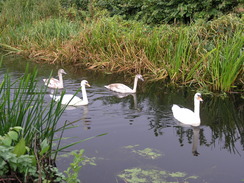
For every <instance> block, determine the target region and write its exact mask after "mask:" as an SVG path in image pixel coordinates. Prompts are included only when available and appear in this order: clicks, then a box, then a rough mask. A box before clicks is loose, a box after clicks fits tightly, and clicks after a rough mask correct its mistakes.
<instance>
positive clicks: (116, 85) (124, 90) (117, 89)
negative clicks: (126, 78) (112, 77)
mask: <svg viewBox="0 0 244 183" xmlns="http://www.w3.org/2000/svg"><path fill="white" fill-rule="evenodd" d="M105 87H106V88H108V89H110V90H112V91H115V92H120V93H127V92H131V91H132V89H131V88H129V87H128V86H126V85H124V84H121V83H114V84H110V85H107V86H105Z"/></svg>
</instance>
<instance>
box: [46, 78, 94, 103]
mask: <svg viewBox="0 0 244 183" xmlns="http://www.w3.org/2000/svg"><path fill="white" fill-rule="evenodd" d="M86 86H88V87H90V85H89V83H88V81H86V80H82V81H81V90H82V97H83V99H81V98H79V97H77V96H74V95H72V94H65V95H64V96H63V97H62V96H53V95H50V97H51V98H53V99H54V100H55V101H56V102H58V101H59V100H60V99H61V100H62V101H61V104H63V105H71V106H80V105H87V104H88V98H87V94H86Z"/></svg>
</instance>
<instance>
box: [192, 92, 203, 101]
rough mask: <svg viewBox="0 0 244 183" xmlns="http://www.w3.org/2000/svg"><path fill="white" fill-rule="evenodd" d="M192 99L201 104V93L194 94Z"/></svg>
mask: <svg viewBox="0 0 244 183" xmlns="http://www.w3.org/2000/svg"><path fill="white" fill-rule="evenodd" d="M194 99H195V100H198V101H201V102H202V101H203V99H202V95H201V93H196V94H195V96H194Z"/></svg>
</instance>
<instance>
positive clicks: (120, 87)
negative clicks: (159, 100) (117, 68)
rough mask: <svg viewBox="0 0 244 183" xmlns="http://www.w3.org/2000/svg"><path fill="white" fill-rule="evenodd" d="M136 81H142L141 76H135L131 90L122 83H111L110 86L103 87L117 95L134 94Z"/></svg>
mask: <svg viewBox="0 0 244 183" xmlns="http://www.w3.org/2000/svg"><path fill="white" fill-rule="evenodd" d="M138 79H140V80H142V81H144V79H143V77H142V75H140V74H137V75H136V76H135V79H134V86H133V89H131V88H129V87H128V86H126V85H124V84H122V83H113V84H110V85H106V86H104V87H105V88H107V89H109V90H112V91H115V92H118V93H136V88H137V82H138Z"/></svg>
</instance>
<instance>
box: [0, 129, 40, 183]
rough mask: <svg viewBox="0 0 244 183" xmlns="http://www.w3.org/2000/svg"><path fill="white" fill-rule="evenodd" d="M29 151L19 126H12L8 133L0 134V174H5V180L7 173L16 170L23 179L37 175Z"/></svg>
mask: <svg viewBox="0 0 244 183" xmlns="http://www.w3.org/2000/svg"><path fill="white" fill-rule="evenodd" d="M29 152H30V151H29V148H28V147H27V146H26V145H25V139H24V138H23V137H22V128H21V127H19V126H16V127H12V128H10V129H9V132H8V133H6V134H4V135H3V136H0V176H6V180H7V178H8V177H7V176H8V175H15V173H16V172H17V173H20V174H22V175H24V180H27V179H29V178H33V177H37V172H36V164H35V157H34V155H30V154H29ZM14 177H18V176H17V175H15V176H14ZM3 179H4V178H3Z"/></svg>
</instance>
